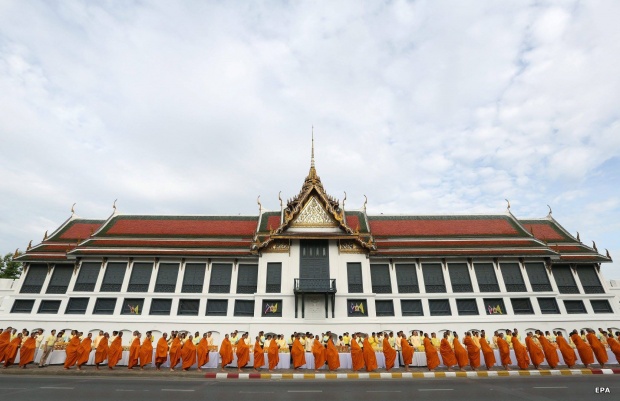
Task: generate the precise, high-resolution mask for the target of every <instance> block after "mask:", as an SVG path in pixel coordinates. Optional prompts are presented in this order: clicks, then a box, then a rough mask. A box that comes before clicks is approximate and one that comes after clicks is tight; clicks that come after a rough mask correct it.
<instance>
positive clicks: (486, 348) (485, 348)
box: [480, 331, 497, 370]
mask: <svg viewBox="0 0 620 401" xmlns="http://www.w3.org/2000/svg"><path fill="white" fill-rule="evenodd" d="M480 349H481V350H482V355H484V364H485V365H486V367H487V370H491V369H493V366H495V364H496V363H497V361H496V360H495V352H493V348H491V345H490V344H489V342H488V341H487V338H486V334H485V333H484V331H483V332H482V333H481V334H480Z"/></svg>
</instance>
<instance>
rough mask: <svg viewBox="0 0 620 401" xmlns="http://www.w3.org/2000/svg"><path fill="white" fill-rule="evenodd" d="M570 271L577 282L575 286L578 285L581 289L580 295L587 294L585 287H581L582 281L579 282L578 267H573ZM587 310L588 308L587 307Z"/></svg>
mask: <svg viewBox="0 0 620 401" xmlns="http://www.w3.org/2000/svg"><path fill="white" fill-rule="evenodd" d="M570 271H571V273H572V275H573V280H575V284H577V288H579V293H580V294H585V291H584V290H583V286H582V285H581V280H579V276H578V275H577V266H575V265H571V267H570ZM588 303H589V302H588ZM584 304H585V302H584ZM586 309H587V307H586Z"/></svg>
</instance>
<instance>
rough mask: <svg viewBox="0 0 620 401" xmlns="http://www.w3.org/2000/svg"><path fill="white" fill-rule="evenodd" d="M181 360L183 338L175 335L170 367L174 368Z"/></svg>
mask: <svg viewBox="0 0 620 401" xmlns="http://www.w3.org/2000/svg"><path fill="white" fill-rule="evenodd" d="M180 361H181V340H180V339H179V337H175V338H174V339H173V340H172V343H171V344H170V368H171V369H173V368H174V367H175V366H177V365H178V364H179V362H180Z"/></svg>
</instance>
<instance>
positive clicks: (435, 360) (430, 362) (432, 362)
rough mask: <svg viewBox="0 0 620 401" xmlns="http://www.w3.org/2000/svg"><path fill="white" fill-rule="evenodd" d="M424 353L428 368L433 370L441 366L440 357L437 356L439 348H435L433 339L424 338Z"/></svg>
mask: <svg viewBox="0 0 620 401" xmlns="http://www.w3.org/2000/svg"><path fill="white" fill-rule="evenodd" d="M448 346H449V345H448ZM424 353H426V367H427V368H429V369H430V370H433V369H435V368H436V367H437V366H439V355H438V354H437V348H435V347H434V346H433V343H432V342H431V339H430V338H427V337H424Z"/></svg>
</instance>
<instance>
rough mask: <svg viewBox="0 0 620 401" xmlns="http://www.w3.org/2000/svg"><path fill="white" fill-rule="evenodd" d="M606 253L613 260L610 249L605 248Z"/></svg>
mask: <svg viewBox="0 0 620 401" xmlns="http://www.w3.org/2000/svg"><path fill="white" fill-rule="evenodd" d="M605 253H606V254H607V257H608V258H609V259H611V255H610V254H609V249H607V248H605Z"/></svg>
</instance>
